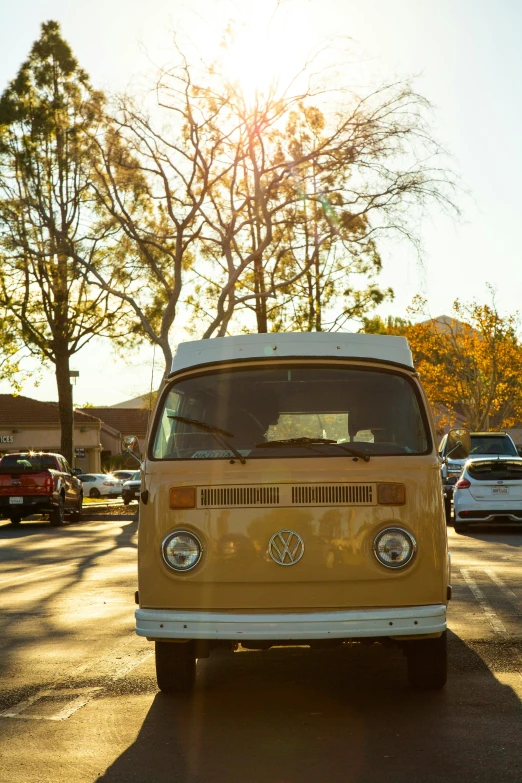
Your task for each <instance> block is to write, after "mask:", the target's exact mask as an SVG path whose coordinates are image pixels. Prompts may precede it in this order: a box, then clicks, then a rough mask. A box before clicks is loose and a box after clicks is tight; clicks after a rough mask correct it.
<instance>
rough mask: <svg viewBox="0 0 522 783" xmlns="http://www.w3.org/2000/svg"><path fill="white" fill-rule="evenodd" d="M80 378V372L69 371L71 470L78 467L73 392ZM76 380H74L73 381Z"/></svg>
mask: <svg viewBox="0 0 522 783" xmlns="http://www.w3.org/2000/svg"><path fill="white" fill-rule="evenodd" d="M79 377H80V372H79V370H69V378H70V379H71V405H72V454H71V468H72V470H74V468H75V467H76V453H75V450H74V399H73V397H74V395H73V390H74V386H75V384H76V378H79ZM73 379H74V380H73Z"/></svg>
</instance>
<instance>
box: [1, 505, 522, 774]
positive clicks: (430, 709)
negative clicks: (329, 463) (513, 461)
mask: <svg viewBox="0 0 522 783" xmlns="http://www.w3.org/2000/svg"><path fill="white" fill-rule="evenodd" d="M449 535H450V544H451V551H452V556H453V574H454V577H453V585H454V600H453V601H452V603H451V612H450V628H451V639H450V677H449V681H448V685H447V687H446V689H445V690H444V691H443V692H437V693H421V692H415V691H412V690H410V688H409V687H408V685H407V682H406V671H405V661H404V659H403V657H402V655H401V654H400V652H399V651H396V650H388V649H384V648H382V647H380V646H379V645H373V646H372V647H369V648H364V647H362V646H359V645H357V646H350V647H347V648H343V649H341V650H332V651H315V652H311V651H309V650H307V649H304V648H292V649H283V648H278V649H273V650H269V651H266V652H249V651H246V650H245V651H239V652H236V653H233V654H232V653H222V654H219V655H213V656H211V657H210V658H209V659H208V660H204V661H200V662H199V664H198V682H197V688H196V692H195V694H194V696H193V697H192V698H187V697H184V698H179V697H167V696H164V695H161V694H159V693H158V692H157V690H156V686H155V680H154V662H153V657H152V645H150V644H149V643H148V642H147V641H146V640H141V639H138V638H137V637H136V636H135V635H134V633H133V610H134V604H133V594H134V590H135V589H136V567H135V556H136V550H135V546H136V523H135V522H128V521H120V522H118V521H112V520H111V521H105V522H101V521H100V522H86V523H83V524H78V525H68V526H66V527H64V528H60V529H56V528H51V527H50V526H49V525H48V524H47V523H45V522H28V523H24V524H22V526H21V527H19V528H14V527H12V526H11V525H9V524H8V523H6V522H0V607H1V635H0V673H1V689H0V713H2V715H1V717H0V781H1V783H12V782H14V781H16V783H94V781H98V782H99V783H102V782H103V783H109V782H111V783H127V782H128V783H133V782H138V783H167V781H168V783H214V781H219V783H236V781H237V783H294V782H295V783H323V782H324V783H349V782H350V781H358V782H363V783H376V781H386V782H388V781H408V783H414V781H419V783H429V782H431V781H437V783H439V782H440V781H444V782H446V781H458V783H471V782H472V781H484V783H486V782H487V783H491V782H492V781H495V783H497V782H498V783H515V781H516V782H517V783H521V781H522V711H521V709H520V697H521V694H522V676H521V673H522V617H521V615H522V584H521V581H522V531H516V530H503V531H492V530H491V529H490V530H489V531H484V532H478V531H477V532H473V533H472V534H471V535H467V536H456V535H455V534H454V532H453V530H452V529H451V528H450V529H449Z"/></svg>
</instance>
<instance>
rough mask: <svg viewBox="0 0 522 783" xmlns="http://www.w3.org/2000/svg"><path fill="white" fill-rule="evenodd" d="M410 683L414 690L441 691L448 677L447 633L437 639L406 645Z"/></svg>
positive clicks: (422, 640)
mask: <svg viewBox="0 0 522 783" xmlns="http://www.w3.org/2000/svg"><path fill="white" fill-rule="evenodd" d="M406 644H407V646H406V658H407V661H408V681H409V683H410V685H412V686H413V687H414V688H420V689H421V690H439V689H440V688H443V687H444V686H445V685H446V679H447V676H448V652H447V632H446V631H444V633H443V634H442V635H441V636H439V637H438V638H436V639H419V641H418V642H415V641H414V642H407V643H406Z"/></svg>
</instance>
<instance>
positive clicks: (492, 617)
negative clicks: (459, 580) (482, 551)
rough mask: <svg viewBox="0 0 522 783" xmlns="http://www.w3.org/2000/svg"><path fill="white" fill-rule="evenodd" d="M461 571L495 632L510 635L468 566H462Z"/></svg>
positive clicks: (505, 635) (500, 634)
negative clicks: (471, 574)
mask: <svg viewBox="0 0 522 783" xmlns="http://www.w3.org/2000/svg"><path fill="white" fill-rule="evenodd" d="M460 573H461V574H462V576H463V577H464V580H465V582H466V584H467V586H468V587H469V589H470V590H471V592H472V593H473V597H474V598H475V600H476V602H477V603H478V605H479V606H480V608H481V609H482V611H483V612H484V614H485V616H486V617H487V619H488V620H489V624H490V625H491V627H492V628H493V630H494V632H495V633H496V634H498V635H499V636H504V637H506V638H508V637H509V633H508V631H507V630H506V626H505V625H504V623H503V622H502V620H501V619H500V617H499V616H498V614H497V613H496V611H495V610H494V609H493V607H492V606H491V604H490V603H489V602H488V600H487V599H486V596H485V595H484V593H483V592H482V590H481V589H480V587H479V586H478V584H477V583H476V581H475V580H474V579H473V577H472V576H470V573H469V571H468V569H467V568H461V569H460Z"/></svg>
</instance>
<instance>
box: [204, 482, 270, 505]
mask: <svg viewBox="0 0 522 783" xmlns="http://www.w3.org/2000/svg"><path fill="white" fill-rule="evenodd" d="M278 505H279V487H273V486H272V487H271V486H260V487H208V488H204V489H201V490H200V506H201V507H202V508H229V507H232V506H243V507H248V506H278Z"/></svg>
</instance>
